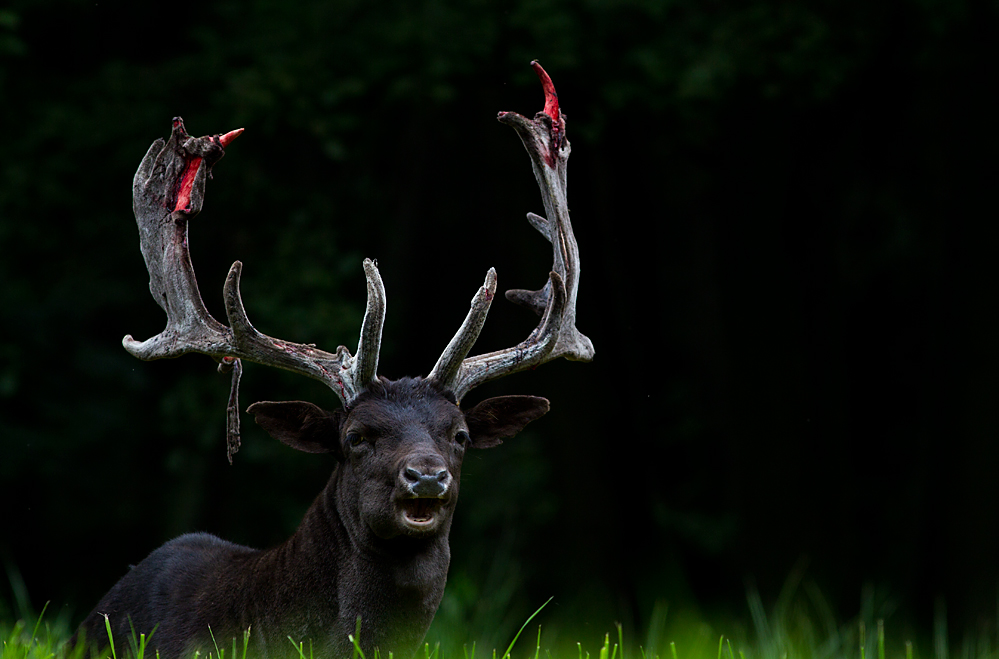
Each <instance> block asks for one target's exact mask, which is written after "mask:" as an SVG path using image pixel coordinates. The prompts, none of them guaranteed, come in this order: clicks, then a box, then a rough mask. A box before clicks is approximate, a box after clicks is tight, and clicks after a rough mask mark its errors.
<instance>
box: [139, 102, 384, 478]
mask: <svg viewBox="0 0 999 659" xmlns="http://www.w3.org/2000/svg"><path fill="white" fill-rule="evenodd" d="M242 132H243V129H239V130H234V131H232V132H230V133H226V134H225V135H222V136H219V135H213V136H210V137H198V138H194V137H191V136H189V135H188V134H187V131H186V130H185V129H184V120H183V119H181V118H180V117H175V118H174V120H173V131H172V132H171V134H170V139H169V140H167V141H166V142H164V141H163V140H162V139H158V140H156V141H155V142H154V143H153V145H152V146H151V147H149V151H147V152H146V156H145V157H144V158H143V159H142V163H141V164H140V165H139V169H138V171H137V172H136V173H135V178H134V180H133V182H132V206H133V210H134V212H135V219H136V222H137V223H138V225H139V236H140V245H141V249H142V256H143V257H144V258H145V261H146V268H147V269H148V270H149V290H150V292H151V293H152V294H153V298H154V299H155V300H156V302H157V303H158V304H159V305H160V306H161V307H162V308H163V310H164V311H166V314H167V326H166V329H164V330H163V331H162V332H161V333H160V334H158V335H156V336H154V337H152V338H151V339H147V340H146V341H136V340H134V339H133V338H132V337H131V335H129V336H126V337H125V338H124V339H122V345H123V346H124V347H125V349H126V350H128V351H129V352H130V353H131V354H132V355H134V356H136V357H138V358H139V359H144V360H151V359H163V358H170V357H179V356H181V355H183V354H186V353H189V352H196V353H201V354H204V355H209V356H211V357H213V358H214V359H215V360H216V361H219V362H220V365H219V370H220V372H225V371H228V370H229V369H233V382H232V393H231V396H230V403H229V425H228V440H229V461H230V462H232V454H233V453H234V452H235V451H236V450H238V448H239V417H238V408H237V404H236V396H237V392H238V388H239V377H240V372H241V370H242V369H241V364H240V363H239V360H241V359H245V360H247V361H251V362H256V363H258V364H265V365H268V366H276V367H278V368H283V369H286V370H289V371H293V372H295V373H301V374H302V375H307V376H309V377H311V378H313V379H315V380H319V381H320V382H323V383H324V384H326V385H327V386H328V387H330V388H331V389H332V390H333V391H334V392H335V393H336V394H337V396H339V397H340V400H341V401H342V402H343V404H344V406H345V407H347V406H349V405H350V404H351V402H352V401H353V400H354V399H355V398H356V397H357V396H358V395H359V394H360V393H361V392H362V391H364V389H365V387H366V386H367V385H368V384H369V383H371V382H372V381H374V379H375V377H376V372H377V370H378V350H379V346H380V345H381V336H382V325H383V324H384V321H385V286H384V285H383V284H382V279H381V276H380V275H379V273H378V267H377V266H376V265H375V263H374V262H373V261H371V260H370V259H365V260H364V274H365V276H366V278H367V282H368V304H367V310H366V311H365V314H364V321H363V323H362V325H361V338H360V341H359V342H358V346H357V355H356V356H351V354H350V351H349V350H347V348H345V347H344V346H340V347H339V348H338V349H337V351H336V354H331V353H328V352H325V351H323V350H319V349H317V348H316V347H315V346H314V345H304V344H301V343H291V342H288V341H283V340H281V339H275V338H272V337H269V336H267V335H265V334H262V333H260V332H258V331H257V330H256V329H255V328H254V327H253V325H252V324H251V323H250V320H249V318H248V317H247V315H246V311H245V309H244V308H243V301H242V298H241V296H240V293H239V276H240V272H241V270H242V267H243V264H242V263H240V262H239V261H236V262H235V263H233V264H232V268H230V270H229V275H228V277H226V282H225V287H224V289H223V295H224V297H225V309H226V315H227V317H228V320H229V327H226V326H225V325H223V324H222V323H220V322H218V321H217V320H215V319H214V318H213V317H212V316H211V314H209V313H208V310H207V309H206V308H205V304H204V302H203V300H202V299H201V293H200V292H199V291H198V282H197V280H196V279H195V276H194V267H193V266H192V264H191V255H190V251H189V249H188V239H187V225H188V221H189V220H190V219H192V218H193V217H194V216H195V215H197V214H198V213H199V212H200V211H201V206H202V204H203V202H204V195H205V182H206V180H207V179H208V178H210V176H211V169H212V166H213V165H214V164H215V163H216V162H218V161H219V159H221V158H222V156H223V155H224V154H225V147H226V146H227V145H228V144H229V143H230V142H231V141H232V140H234V139H235V138H236V137H238V136H239V135H240V133H242Z"/></svg>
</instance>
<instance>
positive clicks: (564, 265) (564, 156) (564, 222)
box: [428, 60, 594, 400]
mask: <svg viewBox="0 0 999 659" xmlns="http://www.w3.org/2000/svg"><path fill="white" fill-rule="evenodd" d="M531 66H532V67H533V68H534V71H535V73H537V75H538V79H540V80H541V86H542V88H543V89H544V92H545V107H544V110H542V111H541V112H538V113H537V114H536V115H534V119H528V118H527V117H524V116H522V115H520V114H517V113H516V112H500V113H499V115H498V116H497V119H498V120H499V121H500V122H501V123H504V124H507V125H508V126H511V127H512V128H513V129H514V130H516V131H517V134H518V135H519V136H520V139H521V140H522V141H523V143H524V147H525V148H526V149H527V153H528V155H530V157H531V165H532V167H533V169H534V177H535V178H536V179H537V180H538V185H539V186H540V188H541V198H542V201H543V203H544V206H545V213H546V215H547V218H544V217H541V216H540V215H535V214H534V213H528V214H527V219H528V221H529V222H530V223H531V225H532V226H533V227H534V228H535V229H537V230H538V231H540V232H541V234H542V235H543V236H544V237H545V238H547V239H548V241H549V242H551V243H552V248H553V252H554V265H553V270H552V272H551V273H550V275H549V278H548V282H547V283H545V285H544V287H543V288H541V289H540V290H537V291H525V290H520V289H515V290H510V291H507V292H506V297H507V299H508V300H510V301H511V302H515V303H517V304H520V305H523V306H525V307H528V308H530V309H532V310H534V312H535V313H537V314H538V315H539V316H541V321H540V323H539V325H538V327H537V328H536V329H535V330H534V331H533V332H531V334H530V335H529V336H528V337H527V338H526V339H525V340H524V341H523V342H521V343H519V344H518V345H516V346H514V347H513V348H507V349H506V350H498V351H496V352H490V353H487V354H484V355H478V356H476V357H469V358H466V357H465V355H467V354H468V352H469V350H471V347H472V345H473V344H474V343H475V340H476V339H477V338H478V336H479V332H480V331H481V330H482V326H483V324H484V323H485V320H486V314H487V313H488V311H489V306H490V304H491V303H492V299H493V295H494V294H495V292H496V271H495V270H493V269H490V270H489V273H488V274H487V275H486V281H485V283H484V284H483V286H482V287H481V288H480V289H479V291H478V293H476V295H475V297H474V298H473V299H472V308H471V310H470V311H469V312H468V316H466V318H465V322H464V323H462V326H461V328H460V329H459V330H458V333H457V334H455V335H454V338H453V339H451V343H449V344H448V346H447V348H446V349H445V350H444V354H442V355H441V357H440V359H438V360H437V364H436V365H435V366H434V368H433V370H432V371H431V373H430V375H429V376H428V378H429V379H432V380H435V381H436V382H437V383H438V384H440V385H441V386H442V387H443V388H445V389H448V390H450V391H452V392H453V393H454V395H455V397H456V398H457V399H458V400H461V398H462V397H463V396H464V395H465V394H466V393H468V392H469V391H471V390H472V389H473V388H474V387H477V386H478V385H480V384H482V383H484V382H487V381H489V380H493V379H495V378H498V377H501V376H503V375H506V374H508V373H515V372H517V371H522V370H524V369H527V368H534V367H535V366H538V365H539V364H543V363H545V362H548V361H551V360H553V359H555V358H557V357H565V358H566V359H571V360H575V361H590V360H592V359H593V352H594V351H593V343H592V342H591V341H590V340H589V339H588V338H587V337H586V336H584V335H583V334H581V333H580V332H579V330H577V329H576V290H577V288H578V286H579V249H578V247H577V246H576V238H575V236H573V233H572V225H571V224H570V223H569V206H568V203H567V201H566V163H567V161H568V160H569V152H570V150H571V149H570V147H569V142H568V140H566V139H565V115H563V114H562V112H561V110H560V109H559V104H558V94H556V93H555V86H554V85H553V84H552V81H551V78H549V77H548V74H547V73H546V72H545V70H544V69H543V68H541V65H540V64H539V63H538V61H537V60H535V61H533V62H531Z"/></svg>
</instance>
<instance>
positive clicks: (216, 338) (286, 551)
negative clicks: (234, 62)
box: [78, 62, 593, 659]
mask: <svg viewBox="0 0 999 659" xmlns="http://www.w3.org/2000/svg"><path fill="white" fill-rule="evenodd" d="M531 65H532V66H533V67H534V70H535V72H536V73H537V75H538V77H539V78H540V80H541V83H542V86H543V88H544V93H545V107H544V110H543V111H542V112H539V113H537V115H535V117H534V118H533V119H528V118H526V117H523V116H521V115H519V114H517V113H514V112H500V113H499V116H498V119H499V121H500V122H501V123H504V124H507V125H509V126H511V127H512V128H513V129H514V130H515V131H517V134H518V135H519V136H520V138H521V140H522V141H523V143H524V146H525V147H526V148H527V152H528V154H530V157H531V164H532V165H533V168H534V174H535V176H536V177H537V180H538V184H539V185H540V187H541V196H542V199H543V202H544V207H545V212H546V214H547V215H546V217H541V216H539V215H535V214H533V213H529V214H528V216H527V217H528V219H529V220H530V222H531V224H532V225H533V226H534V227H535V228H536V229H537V230H538V231H540V232H541V233H542V234H543V235H544V236H545V237H546V238H547V239H548V240H549V241H551V243H552V245H553V247H554V250H553V251H554V270H553V271H552V272H551V274H550V275H549V278H548V281H547V283H546V284H545V286H544V287H543V288H542V289H540V290H537V291H523V290H512V291H508V292H507V294H506V295H507V298H508V299H510V300H511V301H513V302H516V303H518V304H521V305H524V306H526V307H528V308H530V309H533V310H534V311H535V312H536V313H537V314H539V315H540V316H541V321H540V323H539V325H538V327H537V328H536V329H535V330H534V331H533V332H531V334H530V335H529V336H528V337H527V338H526V339H525V340H524V341H523V342H522V343H520V344H519V345H517V346H515V347H513V348H509V349H506V350H499V351H497V352H491V353H488V354H482V355H479V356H476V357H467V355H468V352H469V350H470V349H471V348H472V345H473V344H474V343H475V340H476V338H477V337H478V335H479V331H480V330H481V328H482V326H483V323H484V322H485V318H486V313H487V311H488V310H489V305H490V304H491V302H492V299H493V295H494V293H495V290H496V272H495V270H493V269H490V270H489V272H488V274H487V275H486V279H485V283H484V284H483V286H482V287H481V288H480V289H479V290H478V292H477V293H476V294H475V296H474V298H473V299H472V303H471V310H470V311H469V313H468V316H467V317H466V318H465V321H464V323H463V324H462V325H461V328H460V329H459V330H458V332H457V334H455V335H454V338H453V339H451V342H450V343H449V344H448V345H447V348H445V350H444V353H443V354H442V355H441V356H440V358H439V359H438V360H437V363H436V365H435V366H434V367H433V369H432V370H431V371H430V375H429V376H427V377H426V378H419V377H417V378H403V379H400V380H395V381H393V380H388V379H386V378H384V377H380V376H379V375H378V374H377V372H378V350H379V344H380V341H381V334H382V323H383V321H384V318H385V289H384V287H383V285H382V280H381V277H380V275H379V274H378V268H377V266H376V265H375V263H374V262H373V261H371V260H365V261H364V272H365V275H366V277H367V289H368V301H367V309H366V312H365V315H364V320H363V323H362V325H361V338H360V341H359V343H358V346H357V354H356V355H351V354H350V352H349V351H348V350H347V348H345V347H343V346H340V347H339V348H338V349H337V351H336V353H335V354H333V353H329V352H324V351H322V350H320V349H318V348H316V347H314V346H313V345H303V344H297V343H290V342H288V341H283V340H281V339H275V338H271V337H269V336H266V335H264V334H261V333H260V332H258V331H257V330H256V329H255V328H254V327H253V325H251V324H250V321H249V319H248V318H247V315H246V312H245V311H244V308H243V303H242V300H241V298H240V292H239V276H240V269H241V267H242V265H241V264H240V262H238V261H237V262H236V263H234V264H233V265H232V268H231V270H230V271H229V276H228V278H227V279H226V282H225V287H224V297H225V309H226V315H227V316H228V320H229V326H228V327H227V326H225V325H223V324H222V323H219V322H218V321H216V320H215V319H214V318H213V317H212V316H211V315H210V314H209V313H208V311H207V310H206V309H205V306H204V303H203V301H202V299H201V294H200V293H199V291H198V284H197V281H196V280H195V276H194V270H193V268H192V265H191V260H190V255H189V252H188V242H187V240H188V239H187V227H188V221H189V220H190V219H191V218H193V217H194V216H195V215H197V213H198V212H199V211H200V210H201V206H202V202H203V200H204V191H205V183H206V180H207V179H208V178H209V174H210V172H211V169H212V166H213V165H214V164H215V163H216V162H217V161H218V160H219V159H220V158H221V157H222V156H223V154H224V150H225V147H226V145H227V144H228V143H229V142H230V141H232V139H234V138H235V137H236V136H237V135H238V134H239V132H241V131H233V132H231V133H228V134H226V135H222V136H219V135H215V136H211V137H201V138H193V137H190V136H189V135H188V134H187V133H186V132H185V130H184V124H183V121H182V120H181V119H180V118H176V119H174V121H173V131H172V133H171V135H170V139H169V140H167V141H165V142H164V141H163V140H162V139H159V140H157V141H156V142H154V143H153V145H152V146H151V147H150V149H149V151H148V152H147V153H146V156H145V158H143V160H142V163H141V164H140V165H139V169H138V171H137V172H136V174H135V179H134V181H133V207H134V211H135V216H136V220H137V222H138V225H139V234H140V237H141V247H142V254H143V256H144V257H145V261H146V266H147V268H148V270H149V277H150V279H149V288H150V290H151V291H152V294H153V297H154V298H155V299H156V301H157V302H158V303H159V305H160V306H161V307H163V309H164V310H165V311H166V313H167V326H166V329H165V330H164V331H163V332H162V333H160V334H159V335H157V336H155V337H153V338H151V339H149V340H147V341H136V340H134V339H133V338H132V337H131V336H126V337H125V338H124V340H123V344H124V347H125V349H126V350H128V351H129V352H130V353H132V354H133V355H134V356H136V357H138V358H139V359H144V360H151V359H162V358H166V357H179V356H180V355H183V354H186V353H189V352H196V353H201V354H205V355H209V356H211V357H213V358H214V359H215V360H217V361H218V362H220V366H219V369H220V370H228V369H233V383H232V393H231V395H230V405H229V426H228V437H229V451H230V453H229V457H230V461H231V459H232V452H233V451H234V450H235V449H236V448H238V444H239V422H238V413H237V408H236V405H237V403H236V396H237V390H238V382H239V373H240V370H241V369H240V360H243V359H245V360H249V361H251V362H256V363H259V364H267V365H270V366H276V367H278V368H283V369H287V370H290V371H294V372H296V373H300V374H302V375H306V376H308V377H311V378H314V379H316V380H319V381H320V382H323V383H325V384H326V385H327V386H329V387H330V389H332V390H333V392H334V393H335V394H336V395H337V396H339V398H340V400H341V402H342V404H343V408H342V409H341V410H337V411H334V412H327V411H324V410H322V409H320V408H318V407H316V406H315V405H312V404H311V403H305V402H300V401H295V402H260V403H255V404H253V405H251V406H250V408H249V410H248V411H249V412H250V413H251V414H253V415H254V416H255V417H256V421H257V423H258V424H260V425H261V426H263V427H264V429H265V430H266V431H267V432H268V433H270V435H271V436H272V437H274V438H275V439H278V440H280V441H281V442H284V443H285V444H288V445H289V446H291V447H293V448H296V449H298V450H301V451H305V452H309V453H332V454H333V455H334V456H335V458H336V460H337V465H336V467H335V469H334V470H333V474H332V476H331V477H330V480H329V483H328V484H327V485H326V488H325V489H324V490H323V491H322V492H321V493H320V494H319V496H318V497H317V498H316V500H315V502H314V503H313V504H312V506H311V507H310V508H309V510H308V512H306V514H305V518H304V519H303V520H302V523H301V525H300V526H299V528H298V530H297V531H296V532H295V533H294V535H292V536H291V538H289V539H288V540H287V541H286V542H284V543H283V544H281V545H278V546H277V547H274V548H273V549H269V550H267V551H260V550H256V549H250V548H248V547H242V546H239V545H236V544H232V543H230V542H226V541H225V540H221V539H219V538H216V537H214V536H212V535H208V534H205V533H193V534H188V535H184V536H181V537H179V538H176V539H174V540H171V541H170V542H168V543H166V544H165V545H163V546H162V547H160V548H159V549H157V550H156V551H154V552H153V553H152V554H150V555H149V556H148V557H147V558H146V559H145V560H143V561H142V562H140V563H139V564H138V565H136V566H134V567H133V568H132V569H131V570H130V571H129V572H128V574H126V575H125V576H124V577H123V578H122V579H121V580H120V581H119V582H118V583H117V584H115V586H114V587H113V588H112V589H111V590H110V591H109V592H108V593H107V594H106V595H105V596H104V598H103V599H101V601H100V602H99V603H98V604H97V606H96V607H95V608H94V610H93V612H91V613H90V615H89V616H88V617H87V618H86V620H84V622H83V624H82V625H81V626H80V631H79V632H78V634H79V633H83V634H85V636H86V639H87V641H88V642H96V643H102V642H103V643H104V644H106V643H107V638H106V637H107V634H106V631H105V616H107V619H108V621H109V623H110V627H111V630H112V631H113V634H114V636H115V638H118V639H128V638H132V637H133V634H136V635H137V634H145V635H147V636H149V635H152V636H151V638H150V645H151V646H152V647H153V648H155V649H156V650H157V651H158V652H159V655H160V656H161V657H162V658H163V659H172V658H176V657H185V656H193V653H194V652H195V651H198V650H200V651H201V652H202V653H207V652H209V651H212V650H214V649H215V647H216V646H215V645H214V643H215V641H218V642H219V643H226V642H227V641H228V642H231V639H232V638H233V637H238V636H240V635H241V634H242V633H243V632H244V631H245V630H247V629H248V628H252V633H251V638H250V644H251V649H252V650H253V651H254V652H255V653H256V654H259V655H267V654H270V655H274V654H276V653H284V652H285V651H287V650H290V649H291V648H290V647H289V641H288V637H289V636H290V637H291V638H293V639H296V640H298V639H301V640H304V641H305V642H306V644H307V647H308V644H310V643H311V644H312V647H313V651H314V652H315V654H316V656H335V657H346V656H350V654H351V653H352V650H353V648H352V646H351V641H350V640H349V638H348V636H349V635H350V634H352V633H353V632H354V631H355V626H356V625H357V624H358V623H357V621H358V619H360V620H361V623H360V624H361V634H360V641H361V647H362V649H363V650H364V651H365V652H368V653H369V654H368V656H371V654H370V652H371V651H372V650H373V649H374V648H378V649H380V651H381V656H382V657H387V656H388V654H387V653H388V652H390V651H391V652H393V653H394V654H395V656H397V657H406V656H410V655H412V654H413V653H414V652H415V650H416V649H417V648H418V647H419V645H420V643H421V642H422V640H423V637H424V635H425V634H426V631H427V628H428V627H429V626H430V622H431V620H432V619H433V617H434V614H435V613H436V611H437V607H438V605H439V604H440V601H441V596H442V595H443V593H444V583H445V580H446V578H447V570H448V563H449V560H450V550H449V547H448V533H449V530H450V526H451V517H452V513H453V511H454V507H455V502H456V501H457V498H458V484H459V478H460V475H461V464H462V458H463V457H464V454H465V451H466V450H467V449H470V448H489V447H492V446H496V445H497V444H499V443H500V442H501V438H503V437H512V436H513V435H515V434H516V433H517V432H519V431H520V430H521V429H522V428H523V427H524V426H525V425H527V424H528V423H529V422H531V421H533V420H535V419H537V418H539V417H540V416H541V415H543V414H544V413H545V412H547V411H548V401H547V400H546V399H544V398H536V397H533V396H502V397H498V398H490V399H488V400H485V401H483V402H481V403H479V404H478V405H476V406H474V407H472V408H471V409H468V410H464V409H462V408H461V407H460V405H461V401H462V399H463V398H464V397H465V395H466V394H467V393H468V392H469V391H471V390H472V389H473V388H474V387H476V386H478V385H480V384H482V383H483V382H486V381H489V380H492V379H494V378H498V377H500V376H503V375H506V374H508V373H513V372H516V371H521V370H524V369H528V368H533V367H535V366H537V365H539V364H542V363H544V362H547V361H550V360H552V359H555V358H557V357H566V358H568V359H572V360H580V361H589V360H590V359H592V357H593V346H592V344H591V342H590V340H589V339H588V338H586V337H585V336H583V335H582V334H581V333H579V332H578V331H577V330H576V327H575V316H576V289H577V284H578V281H579V255H578V251H577V247H576V240H575V238H574V237H573V233H572V227H571V226H570V224H569V211H568V206H567V205H566V161H567V160H568V157H569V142H568V141H567V140H566V139H565V118H564V117H563V116H562V114H561V112H560V110H559V104H558V97H557V96H556V94H555V89H554V87H553V86H552V82H551V80H550V78H549V77H548V75H547V74H546V73H545V71H544V69H542V68H541V66H540V65H539V64H538V63H537V62H532V63H531ZM154 630H155V633H154ZM119 647H120V646H119ZM223 647H224V646H223Z"/></svg>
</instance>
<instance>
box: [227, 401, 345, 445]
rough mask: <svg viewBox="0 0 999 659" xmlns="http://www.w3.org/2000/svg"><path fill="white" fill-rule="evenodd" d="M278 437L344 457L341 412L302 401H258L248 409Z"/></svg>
mask: <svg viewBox="0 0 999 659" xmlns="http://www.w3.org/2000/svg"><path fill="white" fill-rule="evenodd" d="M246 411H247V412H249V413H250V414H252V415H253V416H254V417H255V418H256V420H257V425H259V426H260V427H262V428H263V429H264V430H266V431H267V434H269V435H270V436H271V437H273V438H274V439H276V440H278V441H279V442H282V443H284V444H287V445H288V446H290V447H292V448H294V449H298V450H299V451H304V452H306V453H335V454H336V455H337V456H338V457H339V456H340V420H341V413H340V412H339V411H337V412H327V411H326V410H324V409H322V408H321V407H317V406H315V405H313V404H312V403H306V402H305V401H301V400H294V401H288V402H279V403H274V402H271V401H262V402H260V403H254V404H253V405H250V407H248V408H247V410H246Z"/></svg>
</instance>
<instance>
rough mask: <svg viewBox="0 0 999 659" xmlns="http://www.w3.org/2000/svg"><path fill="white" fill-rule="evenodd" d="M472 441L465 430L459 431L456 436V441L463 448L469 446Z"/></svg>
mask: <svg viewBox="0 0 999 659" xmlns="http://www.w3.org/2000/svg"><path fill="white" fill-rule="evenodd" d="M470 440H471V438H470V437H469V436H468V433H467V432H465V431H464V430H459V431H458V434H456V435H455V436H454V441H456V442H458V443H459V444H461V445H462V446H465V445H466V444H468V442H469V441H470Z"/></svg>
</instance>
